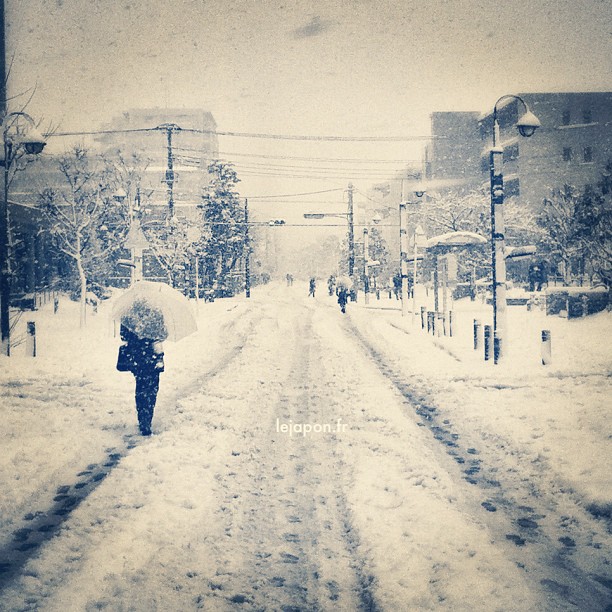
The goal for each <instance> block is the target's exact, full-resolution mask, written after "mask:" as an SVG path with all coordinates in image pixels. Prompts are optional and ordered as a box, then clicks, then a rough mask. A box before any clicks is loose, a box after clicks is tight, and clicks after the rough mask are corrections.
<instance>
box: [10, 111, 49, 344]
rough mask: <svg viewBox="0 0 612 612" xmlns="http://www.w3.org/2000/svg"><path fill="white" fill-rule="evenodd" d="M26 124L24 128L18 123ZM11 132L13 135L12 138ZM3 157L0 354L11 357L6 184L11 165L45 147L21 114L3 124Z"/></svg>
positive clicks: (43, 141) (17, 113)
mask: <svg viewBox="0 0 612 612" xmlns="http://www.w3.org/2000/svg"><path fill="white" fill-rule="evenodd" d="M20 118H23V119H25V121H26V125H25V127H24V126H23V125H22V124H20V123H19V119H20ZM11 130H14V134H12V135H11V133H10V132H11ZM2 136H3V141H4V142H3V152H4V157H3V159H2V160H1V161H0V163H1V164H2V165H3V166H4V195H3V198H2V209H1V210H0V332H1V337H2V348H1V351H2V354H3V355H7V356H8V355H10V354H11V342H10V333H11V325H10V316H9V313H10V299H11V279H10V272H9V253H8V244H9V183H10V170H11V166H12V164H13V162H14V161H15V160H16V159H18V158H19V157H21V156H23V155H38V154H39V153H41V152H42V150H43V149H44V148H45V145H46V144H47V143H46V141H45V139H44V137H43V136H42V134H41V133H40V132H39V131H38V130H37V129H36V125H35V124H34V120H33V119H32V117H30V115H28V114H27V113H24V112H13V113H8V114H7V115H6V116H5V117H4V119H3V121H2Z"/></svg>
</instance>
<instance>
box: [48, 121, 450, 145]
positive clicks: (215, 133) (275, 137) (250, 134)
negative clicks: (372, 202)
mask: <svg viewBox="0 0 612 612" xmlns="http://www.w3.org/2000/svg"><path fill="white" fill-rule="evenodd" d="M166 130H171V131H173V132H192V133H195V134H207V135H212V136H233V137H237V138H265V139H271V140H305V141H316V142H323V141H327V142H409V141H419V140H432V138H440V137H439V136H438V137H432V136H305V135H292V134H263V133H255V132H226V131H219V130H200V129H196V128H182V127H180V126H173V127H169V126H166V125H160V126H156V127H150V128H131V129H114V130H110V129H109V130H90V131H81V132H53V133H49V134H45V137H47V138H51V137H54V136H55V137H59V136H95V135H98V134H129V133H134V132H153V131H166Z"/></svg>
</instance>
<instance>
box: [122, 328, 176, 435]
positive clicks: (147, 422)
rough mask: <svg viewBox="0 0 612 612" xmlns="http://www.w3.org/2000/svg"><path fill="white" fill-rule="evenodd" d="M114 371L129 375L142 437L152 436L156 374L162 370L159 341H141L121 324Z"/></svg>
mask: <svg viewBox="0 0 612 612" xmlns="http://www.w3.org/2000/svg"><path fill="white" fill-rule="evenodd" d="M120 334H121V340H122V341H123V344H122V345H121V346H120V347H119V358H118V360H117V369H118V370H119V371H120V372H132V374H133V375H134V378H135V379H136V390H135V399H136V413H137V415H138V426H139V429H140V433H141V434H142V435H143V436H150V435H151V422H152V420H153V411H154V409H155V402H156V401H157V392H158V390H159V375H160V374H161V372H163V371H164V352H163V346H162V343H161V341H160V340H159V339H155V338H141V337H139V336H137V335H136V334H135V333H134V332H132V331H130V330H129V329H128V328H127V327H126V326H125V325H123V324H122V325H121V331H120Z"/></svg>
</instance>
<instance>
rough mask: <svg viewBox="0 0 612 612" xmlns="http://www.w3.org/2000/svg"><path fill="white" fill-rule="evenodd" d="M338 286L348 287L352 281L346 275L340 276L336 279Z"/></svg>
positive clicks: (351, 284)
mask: <svg viewBox="0 0 612 612" xmlns="http://www.w3.org/2000/svg"><path fill="white" fill-rule="evenodd" d="M336 285H337V286H338V287H344V288H345V289H350V288H351V287H352V286H353V281H352V280H351V279H350V278H349V277H348V276H340V277H339V278H338V280H337V281H336Z"/></svg>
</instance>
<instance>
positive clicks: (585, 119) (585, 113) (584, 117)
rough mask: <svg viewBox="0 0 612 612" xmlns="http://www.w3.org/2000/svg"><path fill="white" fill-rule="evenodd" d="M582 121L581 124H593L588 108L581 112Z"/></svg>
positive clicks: (591, 113) (591, 112)
mask: <svg viewBox="0 0 612 612" xmlns="http://www.w3.org/2000/svg"><path fill="white" fill-rule="evenodd" d="M582 121H583V123H593V111H591V109H590V108H585V109H584V110H583V111H582Z"/></svg>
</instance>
